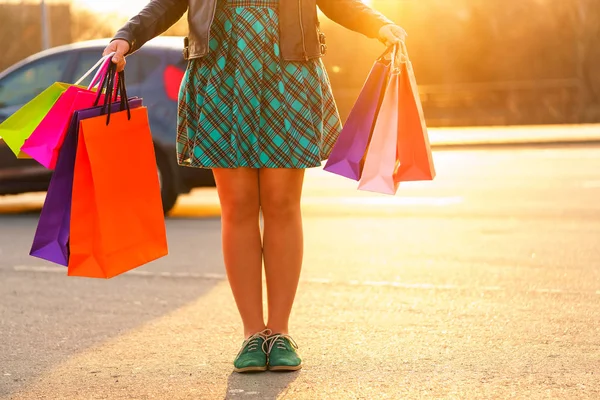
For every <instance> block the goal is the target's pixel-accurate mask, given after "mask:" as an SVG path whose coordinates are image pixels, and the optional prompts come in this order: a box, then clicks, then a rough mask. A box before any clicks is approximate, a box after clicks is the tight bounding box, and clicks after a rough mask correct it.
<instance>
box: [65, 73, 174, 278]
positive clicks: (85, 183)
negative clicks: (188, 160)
mask: <svg viewBox="0 0 600 400" xmlns="http://www.w3.org/2000/svg"><path fill="white" fill-rule="evenodd" d="M121 82H122V85H123V87H124V83H123V80H122V79H121ZM110 97H111V95H110V94H107V96H106V98H107V99H109V98H110ZM121 97H122V99H123V98H124V99H127V95H126V93H122V96H121ZM108 121H110V123H108ZM167 254H168V247H167V236H166V229H165V220H164V214H163V208H162V201H161V197H160V185H159V179H158V174H157V171H156V159H155V153H154V145H153V143H152V136H151V134H150V126H149V123H148V114H147V109H146V107H140V108H135V109H131V110H127V111H121V112H118V113H114V114H112V115H111V114H110V111H109V115H108V117H107V116H101V117H96V118H90V119H85V120H82V121H81V123H80V127H79V140H78V146H77V157H76V162H75V174H74V182H73V203H72V208H71V237H70V259H69V265H68V271H69V272H68V274H69V276H83V277H90V278H111V277H114V276H116V275H119V274H122V273H124V272H127V271H129V270H131V269H134V268H136V267H139V266H142V265H144V264H146V263H148V262H150V261H153V260H156V259H158V258H160V257H163V256H165V255H167Z"/></svg>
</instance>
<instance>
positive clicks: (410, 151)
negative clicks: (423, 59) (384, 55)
mask: <svg viewBox="0 0 600 400" xmlns="http://www.w3.org/2000/svg"><path fill="white" fill-rule="evenodd" d="M405 52H406V49H405ZM399 107H400V110H399V118H398V132H400V135H399V136H398V141H397V151H396V152H397V158H398V160H397V161H398V165H397V167H396V168H397V169H396V172H395V173H394V181H395V182H408V181H430V180H433V179H434V178H435V175H436V172H435V166H434V163H433V156H432V153H431V145H430V143H429V136H428V133H427V125H426V123H425V117H424V115H423V106H422V105H421V100H420V98H419V91H418V89H417V81H416V79H415V74H414V71H413V68H412V64H411V62H410V60H409V59H407V60H406V61H405V62H403V63H402V64H401V70H400V103H399Z"/></svg>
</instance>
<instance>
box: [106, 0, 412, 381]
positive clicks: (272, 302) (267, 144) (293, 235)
mask: <svg viewBox="0 0 600 400" xmlns="http://www.w3.org/2000/svg"><path fill="white" fill-rule="evenodd" d="M317 6H318V7H319V8H320V9H321V10H322V11H323V12H324V13H325V14H326V15H327V16H328V17H329V18H331V19H332V20H333V21H335V22H337V23H339V24H341V25H343V26H345V27H347V28H349V29H352V30H355V31H358V32H361V33H363V34H365V35H366V36H368V37H371V38H379V39H380V40H381V41H382V42H383V43H385V44H386V45H388V46H392V45H394V44H397V43H399V42H400V41H401V40H403V39H404V36H405V32H404V30H403V29H402V28H400V27H399V26H397V25H394V24H393V23H392V22H391V21H390V20H388V19H387V18H385V17H384V16H383V15H381V14H380V13H378V12H376V11H374V10H373V9H371V8H369V7H367V6H366V5H364V4H363V3H362V2H361V1H360V0H296V1H293V0H152V1H151V2H150V3H149V4H148V5H147V6H146V7H145V8H144V9H143V10H142V11H141V12H140V13H139V14H138V15H136V16H135V17H133V18H132V19H131V20H130V21H129V22H128V23H127V24H126V25H125V26H124V27H123V28H122V29H121V30H119V31H118V33H117V34H116V35H115V37H114V39H113V40H112V41H111V43H110V44H109V46H108V47H107V48H106V50H105V52H104V54H109V53H111V52H115V53H116V54H115V55H114V57H113V62H115V63H116V64H117V65H118V69H119V70H122V69H123V68H124V67H125V58H124V56H125V55H127V54H131V53H132V52H134V51H136V50H137V49H139V48H140V47H141V46H142V45H143V44H144V43H145V42H146V41H148V40H150V39H152V38H153V37H155V36H158V35H159V34H161V33H162V32H164V31H165V30H166V29H168V28H169V27H170V26H171V25H173V24H174V23H175V22H176V21H177V20H179V18H181V16H182V15H183V14H184V13H185V11H186V10H187V11H188V22H189V32H190V33H189V36H188V37H187V38H186V43H185V44H186V47H185V50H184V54H185V56H186V58H188V59H189V62H188V67H187V70H186V73H185V77H184V79H183V82H182V85H181V90H180V98H179V112H178V113H179V118H178V130H177V156H178V162H179V164H180V165H186V166H190V167H197V168H211V169H212V170H213V172H214V176H215V181H216V184H217V191H218V195H219V200H220V203H221V209H222V242H223V254H224V262H225V267H226V270H227V276H228V280H229V283H230V285H231V289H232V292H233V295H234V298H235V301H236V304H237V307H238V310H239V313H240V315H241V318H242V322H243V326H244V337H245V340H244V341H243V344H242V348H241V350H240V352H239V353H238V355H237V356H236V358H235V360H234V370H235V371H237V372H247V371H265V370H267V369H269V370H287V371H290V370H292V371H293V370H298V369H300V368H301V367H302V361H301V359H300V357H299V355H298V353H297V352H296V350H297V349H298V346H297V345H296V343H295V342H294V340H293V339H292V338H291V337H290V336H289V327H288V321H289V318H290V313H291V310H292V305H293V302H294V297H295V295H296V289H297V286H298V281H299V278H300V270H301V267H302V255H303V232H302V217H301V213H300V196H301V193H302V184H303V178H304V170H305V169H306V168H312V167H319V166H320V165H321V162H322V161H323V160H325V159H327V157H328V155H329V153H330V151H331V148H332V146H333V144H334V143H335V140H336V139H337V136H338V134H339V132H340V130H341V124H340V118H339V115H338V111H337V107H336V105H335V102H334V99H333V95H332V93H331V87H330V85H329V79H328V77H327V74H326V71H325V68H324V67H323V64H322V62H321V59H320V57H321V56H322V55H323V53H324V52H325V43H324V42H325V40H324V36H323V35H322V34H321V33H320V32H319V23H318V19H317ZM260 211H262V215H263V221H264V232H263V236H262V237H261V232H260V226H259V212H260ZM263 262H264V266H265V275H266V282H267V298H268V319H267V321H266V322H265V320H264V316H263V307H262V305H263V300H262V264H263Z"/></svg>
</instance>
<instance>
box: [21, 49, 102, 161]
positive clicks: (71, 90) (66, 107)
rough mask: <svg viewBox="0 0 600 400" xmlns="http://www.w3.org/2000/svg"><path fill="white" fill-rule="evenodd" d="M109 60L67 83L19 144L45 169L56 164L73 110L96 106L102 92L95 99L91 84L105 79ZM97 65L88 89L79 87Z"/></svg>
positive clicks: (94, 84) (100, 99) (100, 61)
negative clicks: (70, 83) (35, 125)
mask: <svg viewBox="0 0 600 400" xmlns="http://www.w3.org/2000/svg"><path fill="white" fill-rule="evenodd" d="M110 62H111V60H110V58H109V56H105V57H102V58H101V59H100V60H99V61H98V63H96V65H94V66H93V67H92V68H91V69H90V70H89V71H88V72H87V73H86V74H85V75H84V76H83V77H81V79H79V81H77V82H76V83H75V84H74V85H70V86H69V87H68V88H67V90H66V91H65V92H64V93H63V94H61V95H60V97H59V99H58V100H57V101H56V103H54V105H53V106H52V108H51V109H50V111H49V112H48V114H46V116H45V117H44V118H43V119H42V121H41V123H40V124H39V125H38V126H37V128H36V129H35V130H34V131H33V133H32V134H31V136H30V137H29V138H28V139H27V140H25V143H24V144H23V146H22V147H21V151H22V152H23V153H25V154H27V155H29V156H30V157H31V158H33V159H34V160H36V161H37V162H39V163H40V164H41V165H43V166H44V167H46V168H48V169H54V168H55V167H56V161H57V160H58V154H59V150H60V148H61V146H62V143H63V141H64V138H65V135H66V132H67V129H68V127H69V124H70V121H71V118H72V116H73V113H74V112H75V111H76V110H83V109H86V108H90V107H93V106H96V105H98V102H102V101H103V95H101V96H100V98H98V96H97V93H96V90H95V89H94V87H95V86H96V84H98V83H100V81H101V80H103V79H104V78H105V75H106V73H107V71H108V65H109V63H110ZM98 67H99V68H98ZM96 68H98V70H97V72H96V75H95V76H94V78H93V79H92V82H91V83H90V85H89V86H88V88H87V89H86V88H85V87H82V86H78V85H79V83H80V82H81V81H83V80H84V79H85V78H87V76H89V74H90V73H92V72H93V71H94V70H95V69H96ZM100 87H101V86H100Z"/></svg>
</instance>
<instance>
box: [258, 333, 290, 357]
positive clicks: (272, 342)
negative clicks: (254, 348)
mask: <svg viewBox="0 0 600 400" xmlns="http://www.w3.org/2000/svg"><path fill="white" fill-rule="evenodd" d="M284 339H287V340H288V341H289V343H290V344H291V345H292V347H293V348H294V350H298V345H297V344H296V342H295V341H294V339H292V337H291V336H290V335H282V334H277V335H273V336H269V337H268V338H267V339H266V340H265V341H264V342H263V345H262V350H263V352H265V354H269V353H271V350H273V347H275V346H277V348H278V349H280V350H287V346H286V345H285V341H284ZM265 344H266V345H267V346H268V348H267V350H266V351H265Z"/></svg>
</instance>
